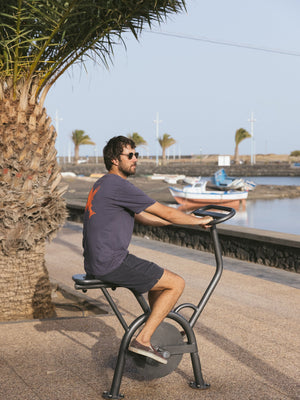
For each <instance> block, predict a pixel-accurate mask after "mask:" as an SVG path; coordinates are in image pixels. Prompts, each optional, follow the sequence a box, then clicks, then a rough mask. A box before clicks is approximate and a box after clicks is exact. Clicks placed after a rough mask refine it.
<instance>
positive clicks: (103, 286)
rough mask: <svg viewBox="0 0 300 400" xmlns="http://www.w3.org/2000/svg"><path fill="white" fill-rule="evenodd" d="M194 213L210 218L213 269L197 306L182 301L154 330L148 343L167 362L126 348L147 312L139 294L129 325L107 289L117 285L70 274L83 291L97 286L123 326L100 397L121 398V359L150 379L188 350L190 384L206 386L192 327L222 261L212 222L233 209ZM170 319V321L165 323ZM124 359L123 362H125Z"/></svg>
mask: <svg viewBox="0 0 300 400" xmlns="http://www.w3.org/2000/svg"><path fill="white" fill-rule="evenodd" d="M193 213H194V214H195V215H196V216H201V217H203V216H211V217H213V221H212V222H211V223H210V224H209V230H210V234H211V239H212V242H213V247H214V253H215V259H216V271H215V274H214V276H213V278H212V279H211V281H210V283H209V285H208V287H207V289H206V290H205V292H204V294H203V296H202V298H201V299H200V301H199V303H198V304H197V305H195V304H192V303H183V304H181V305H179V306H177V307H176V308H175V309H174V310H173V311H171V312H170V313H169V314H168V315H167V317H166V318H165V320H164V322H162V323H161V324H160V325H159V327H158V328H157V329H156V331H155V332H154V334H153V336H152V338H151V343H152V345H156V346H158V347H159V348H161V349H163V351H164V352H165V353H164V356H165V358H168V363H167V364H161V363H159V362H157V361H155V360H153V359H150V358H148V357H144V356H140V355H138V354H136V353H132V352H130V351H128V346H129V343H130V341H131V339H132V337H133V335H134V334H135V333H136V331H137V330H139V328H140V327H141V326H142V325H143V324H144V323H145V321H146V320H147V318H148V315H149V313H150V307H149V305H148V303H147V301H146V299H145V298H144V296H143V295H140V294H137V293H135V292H134V291H132V293H133V295H134V296H135V298H136V300H137V301H138V303H139V304H140V306H141V308H142V310H143V314H142V315H140V316H139V317H137V318H136V319H135V320H134V321H133V322H132V323H131V324H130V325H128V324H127V322H126V321H125V320H124V318H123V316H122V314H121V312H120V310H119V309H118V307H117V305H116V303H115V302H114V300H113V299H112V297H111V295H110V293H109V291H108V289H112V290H115V289H116V288H117V287H118V285H114V284H110V283H105V282H102V281H101V280H99V279H94V278H90V277H89V276H87V275H85V274H76V275H74V276H73V277H72V279H73V280H74V282H75V289H77V290H82V291H83V292H86V291H87V290H90V289H100V290H101V291H102V293H103V294H104V296H105V298H106V300H107V301H108V303H109V304H110V306H111V308H112V310H113V312H114V313H115V315H116V317H117V318H118V320H119V322H120V323H121V325H122V327H123V328H124V331H125V333H124V335H123V338H122V341H121V344H120V347H119V352H118V358H117V363H116V367H115V372H114V377H113V381H112V384H111V388H110V391H105V392H103V394H102V397H103V398H105V399H122V398H124V395H123V394H120V393H119V390H120V385H121V380H122V376H123V373H124V368H125V362H128V361H129V364H130V370H131V372H132V373H133V375H134V376H136V377H137V378H138V379H140V380H141V379H144V380H151V379H155V378H160V377H163V376H166V375H168V374H170V373H171V372H173V371H174V370H175V369H176V368H177V366H178V365H179V363H180V361H181V359H182V356H183V354H185V353H190V356H191V363H192V368H193V372H194V381H193V382H190V387H191V388H194V389H207V388H209V386H210V385H209V384H208V383H205V382H204V379H203V376H202V371H201V364H200V358H199V354H198V346H197V341H196V337H195V333H194V330H193V327H194V325H195V323H196V322H197V320H198V318H199V316H200V314H201V313H202V311H203V309H204V307H205V305H206V304H207V302H208V300H209V298H210V296H211V294H212V293H213V291H214V289H215V288H216V286H217V284H218V282H219V280H220V278H221V275H222V271H223V260H222V253H221V247H220V243H219V239H218V233H217V229H216V225H217V224H220V223H221V222H224V221H227V220H228V219H230V218H232V217H233V216H234V215H235V213H236V212H235V210H234V209H233V208H229V207H224V206H220V205H208V206H205V207H203V208H199V209H198V210H196V211H194V212H193ZM186 308H189V309H192V310H193V312H192V315H191V317H190V319H189V320H187V319H186V318H185V317H184V316H183V315H182V314H180V311H182V310H183V309H186ZM168 320H171V322H173V323H170V322H167V321H168ZM126 360H127V361H126Z"/></svg>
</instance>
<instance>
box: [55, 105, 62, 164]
mask: <svg viewBox="0 0 300 400" xmlns="http://www.w3.org/2000/svg"><path fill="white" fill-rule="evenodd" d="M59 121H62V118H58V111H57V110H56V112H55V129H56V135H57V159H58V163H59V145H58V138H59V136H58V127H59Z"/></svg>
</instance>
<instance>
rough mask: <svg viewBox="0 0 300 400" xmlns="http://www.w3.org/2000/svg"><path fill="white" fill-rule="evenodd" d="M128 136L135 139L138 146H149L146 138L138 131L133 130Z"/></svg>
mask: <svg viewBox="0 0 300 400" xmlns="http://www.w3.org/2000/svg"><path fill="white" fill-rule="evenodd" d="M127 137H128V138H129V139H131V140H133V141H134V143H135V145H136V147H138V146H147V142H146V140H145V139H144V138H143V137H142V136H141V135H139V134H138V133H137V132H133V133H132V134H130V133H129V134H128V135H127Z"/></svg>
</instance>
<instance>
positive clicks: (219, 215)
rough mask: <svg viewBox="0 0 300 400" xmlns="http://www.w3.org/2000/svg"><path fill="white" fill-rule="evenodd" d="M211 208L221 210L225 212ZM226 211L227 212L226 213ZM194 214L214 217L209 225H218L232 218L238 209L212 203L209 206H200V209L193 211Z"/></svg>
mask: <svg viewBox="0 0 300 400" xmlns="http://www.w3.org/2000/svg"><path fill="white" fill-rule="evenodd" d="M209 210H220V211H223V212H216V211H209ZM224 211H225V212H226V214H224ZM193 214H195V215H196V216H199V217H206V216H210V217H213V221H211V222H210V223H209V224H208V225H217V224H220V223H221V222H224V221H227V220H228V219H230V218H232V217H233V216H234V215H235V214H236V211H235V209H234V208H230V207H225V206H220V205H213V204H210V205H208V206H205V207H201V208H198V210H195V211H193Z"/></svg>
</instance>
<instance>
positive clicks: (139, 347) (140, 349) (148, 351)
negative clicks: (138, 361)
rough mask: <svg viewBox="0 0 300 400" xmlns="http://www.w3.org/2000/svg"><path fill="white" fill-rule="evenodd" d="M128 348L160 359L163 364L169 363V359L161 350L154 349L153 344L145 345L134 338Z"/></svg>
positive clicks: (157, 359)
mask: <svg viewBox="0 0 300 400" xmlns="http://www.w3.org/2000/svg"><path fill="white" fill-rule="evenodd" d="M128 350H129V351H132V352H133V353H137V354H140V355H141V356H145V357H149V358H152V359H153V360H155V361H158V362H160V363H162V364H167V363H168V360H167V359H166V358H165V357H164V356H163V354H162V353H161V352H160V351H158V350H156V349H154V348H153V347H152V346H149V347H148V346H144V345H142V344H141V343H139V342H138V341H137V340H136V339H133V341H132V342H131V343H130V345H129V347H128Z"/></svg>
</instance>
